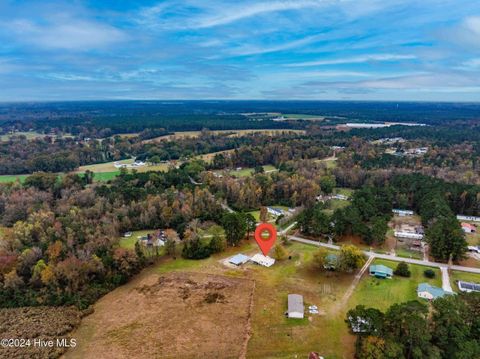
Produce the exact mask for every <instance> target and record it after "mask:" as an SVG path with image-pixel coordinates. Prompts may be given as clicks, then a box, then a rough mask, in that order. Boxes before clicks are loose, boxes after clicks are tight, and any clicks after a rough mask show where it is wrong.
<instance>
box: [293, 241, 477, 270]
mask: <svg viewBox="0 0 480 359" xmlns="http://www.w3.org/2000/svg"><path fill="white" fill-rule="evenodd" d="M288 238H289V239H290V240H292V241H296V242H301V243H305V244H311V245H314V246H321V247H325V248H330V249H336V250H339V249H340V246H337V245H335V244H327V243H323V242H318V241H312V240H310V239H305V238H301V237H297V236H288ZM363 252H364V253H365V254H366V255H367V256H369V257H370V256H374V257H375V258H380V259H387V260H390V261H396V262H406V263H410V264H418V265H421V266H429V267H437V268H440V269H441V268H446V269H448V268H449V269H451V270H458V271H463V272H469V273H478V274H480V268H472V267H464V266H458V265H452V266H450V267H449V266H448V264H445V263H437V262H430V261H425V260H420V259H412V258H402V257H396V256H392V255H390V254H380V253H375V252H371V251H363Z"/></svg>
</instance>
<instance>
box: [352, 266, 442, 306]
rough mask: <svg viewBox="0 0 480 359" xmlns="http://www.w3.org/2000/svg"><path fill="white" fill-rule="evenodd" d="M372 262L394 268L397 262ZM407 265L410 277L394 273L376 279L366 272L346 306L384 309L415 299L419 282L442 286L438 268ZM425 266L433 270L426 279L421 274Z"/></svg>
mask: <svg viewBox="0 0 480 359" xmlns="http://www.w3.org/2000/svg"><path fill="white" fill-rule="evenodd" d="M373 264H383V265H385V266H387V267H390V268H392V269H393V270H395V268H396V267H397V265H398V262H392V261H387V260H380V259H376V260H375V261H374V262H373ZM408 266H409V269H410V272H411V273H412V275H411V277H410V278H403V277H400V276H397V275H394V276H393V278H392V279H377V278H375V277H371V276H369V275H368V273H366V274H365V275H364V277H363V278H362V280H361V281H360V283H359V284H358V286H357V288H356V289H355V291H354V293H353V295H352V297H351V298H350V300H349V302H348V307H349V308H354V307H355V306H356V305H358V304H363V305H365V306H367V307H374V308H378V309H381V310H385V309H387V308H388V307H390V306H391V305H392V304H394V303H401V302H405V301H408V300H415V299H417V286H418V284H419V283H423V282H428V283H430V284H432V285H435V286H437V287H441V286H442V276H441V273H440V269H438V268H430V267H426V266H420V265H413V264H409V265H408ZM427 268H430V269H432V270H434V271H435V274H436V275H435V278H433V279H428V278H426V277H425V276H424V275H423V272H424V271H425V270H426V269H427Z"/></svg>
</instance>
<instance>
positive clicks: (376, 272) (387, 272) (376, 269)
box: [369, 264, 393, 278]
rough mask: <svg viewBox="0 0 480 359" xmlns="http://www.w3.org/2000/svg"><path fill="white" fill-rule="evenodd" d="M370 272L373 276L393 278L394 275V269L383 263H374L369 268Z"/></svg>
mask: <svg viewBox="0 0 480 359" xmlns="http://www.w3.org/2000/svg"><path fill="white" fill-rule="evenodd" d="M369 272H370V275H371V276H374V277H377V278H392V277H393V269H392V268H389V267H387V266H384V265H383V264H373V265H371V266H370V268H369Z"/></svg>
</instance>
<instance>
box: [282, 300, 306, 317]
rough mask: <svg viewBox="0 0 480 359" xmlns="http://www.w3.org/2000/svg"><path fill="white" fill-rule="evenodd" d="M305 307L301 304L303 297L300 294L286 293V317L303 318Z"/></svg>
mask: <svg viewBox="0 0 480 359" xmlns="http://www.w3.org/2000/svg"><path fill="white" fill-rule="evenodd" d="M304 311H305V307H304V306H303V297H302V296H301V295H300V294H289V295H288V310H287V313H285V314H286V315H287V317H288V318H298V319H303V317H304Z"/></svg>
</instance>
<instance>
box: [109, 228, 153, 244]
mask: <svg viewBox="0 0 480 359" xmlns="http://www.w3.org/2000/svg"><path fill="white" fill-rule="evenodd" d="M154 232H155V230H154V229H146V230H143V231H133V232H132V236H131V237H128V238H125V237H123V236H122V237H119V238H118V241H119V242H118V245H119V246H120V247H122V248H127V249H134V248H135V243H136V242H137V237H143V236H146V235H147V234H150V233H154Z"/></svg>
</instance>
